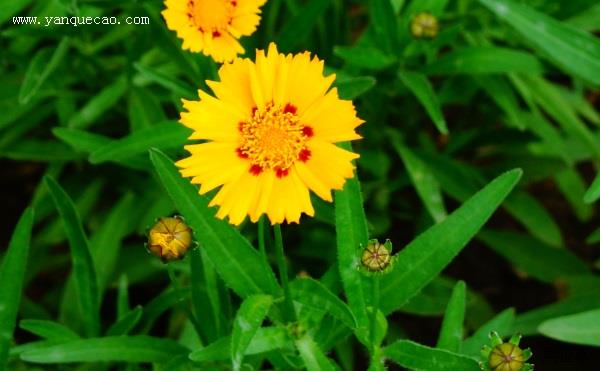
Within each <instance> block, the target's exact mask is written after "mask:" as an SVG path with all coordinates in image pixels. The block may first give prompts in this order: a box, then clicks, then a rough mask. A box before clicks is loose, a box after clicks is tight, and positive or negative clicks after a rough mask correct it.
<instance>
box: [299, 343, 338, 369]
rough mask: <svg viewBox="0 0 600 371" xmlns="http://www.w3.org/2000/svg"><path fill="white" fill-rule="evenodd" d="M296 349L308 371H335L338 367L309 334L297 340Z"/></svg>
mask: <svg viewBox="0 0 600 371" xmlns="http://www.w3.org/2000/svg"><path fill="white" fill-rule="evenodd" d="M296 348H297V349H298V352H299V353H300V357H302V360H303V361H304V366H305V367H306V370H308V371H335V370H336V367H335V366H334V365H333V364H332V361H331V360H330V359H329V358H327V356H326V355H325V354H324V353H323V351H322V350H321V348H319V346H318V345H317V343H315V341H314V340H313V339H312V338H311V337H310V335H309V334H304V336H302V337H301V338H300V339H297V340H296Z"/></svg>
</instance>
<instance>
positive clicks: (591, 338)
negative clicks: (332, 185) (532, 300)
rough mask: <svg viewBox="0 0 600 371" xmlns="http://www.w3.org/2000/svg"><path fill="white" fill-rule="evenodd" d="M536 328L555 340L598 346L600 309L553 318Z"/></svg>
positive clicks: (599, 339) (599, 341)
mask: <svg viewBox="0 0 600 371" xmlns="http://www.w3.org/2000/svg"><path fill="white" fill-rule="evenodd" d="M538 329H539V332H540V333H541V334H542V335H544V336H548V337H551V338H553V339H556V340H560V341H564V342H567V343H574V344H582V345H590V346H596V347H600V309H595V310H590V311H587V312H582V313H577V314H573V315H570V316H564V317H558V318H553V319H551V320H548V321H545V322H543V323H542V324H541V325H540V327H539V328H538Z"/></svg>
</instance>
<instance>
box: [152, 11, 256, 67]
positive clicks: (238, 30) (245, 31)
mask: <svg viewBox="0 0 600 371" xmlns="http://www.w3.org/2000/svg"><path fill="white" fill-rule="evenodd" d="M265 1H266V0H165V6H166V9H165V10H163V12H162V15H163V17H164V18H165V21H166V22H167V27H168V28H169V29H170V30H173V31H176V32H177V36H178V37H179V38H181V39H183V45H182V48H183V49H186V50H190V51H192V52H202V53H203V54H204V55H207V56H211V57H212V58H213V59H214V60H215V61H217V62H224V61H231V60H233V59H234V58H235V57H236V55H237V54H243V53H244V48H243V47H242V46H241V45H240V43H239V42H238V40H237V39H239V38H240V37H241V36H248V35H251V34H252V33H253V32H254V31H255V30H256V27H257V26H258V23H259V22H260V15H259V14H260V7H261V6H262V5H263V4H264V3H265Z"/></svg>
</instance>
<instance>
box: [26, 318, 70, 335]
mask: <svg viewBox="0 0 600 371" xmlns="http://www.w3.org/2000/svg"><path fill="white" fill-rule="evenodd" d="M19 327H20V328H22V329H23V330H25V331H28V332H31V333H32V334H35V335H37V336H39V337H41V338H44V339H48V340H75V339H79V335H77V334H76V333H75V332H73V330H71V329H70V328H68V327H66V326H64V325H61V324H60V323H56V322H52V321H44V320H39V319H24V320H22V321H21V322H20V323H19Z"/></svg>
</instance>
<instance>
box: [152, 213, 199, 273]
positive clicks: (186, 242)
mask: <svg viewBox="0 0 600 371" xmlns="http://www.w3.org/2000/svg"><path fill="white" fill-rule="evenodd" d="M191 244H192V230H191V229H190V227H188V226H187V224H185V221H184V220H183V218H182V217H180V216H175V217H162V218H159V219H158V220H157V222H156V223H155V224H154V226H152V228H151V229H150V232H149V233H148V244H147V245H146V246H147V248H148V250H149V251H150V252H151V253H152V254H154V255H156V256H157V257H159V258H161V259H162V260H163V262H168V261H172V260H177V259H181V258H183V257H184V256H185V253H186V252H187V250H188V249H189V247H190V245H191Z"/></svg>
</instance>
